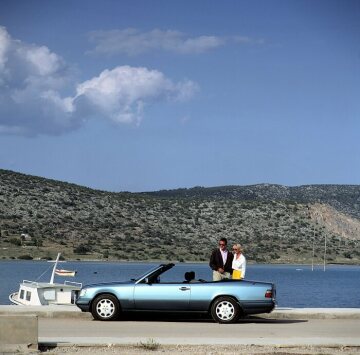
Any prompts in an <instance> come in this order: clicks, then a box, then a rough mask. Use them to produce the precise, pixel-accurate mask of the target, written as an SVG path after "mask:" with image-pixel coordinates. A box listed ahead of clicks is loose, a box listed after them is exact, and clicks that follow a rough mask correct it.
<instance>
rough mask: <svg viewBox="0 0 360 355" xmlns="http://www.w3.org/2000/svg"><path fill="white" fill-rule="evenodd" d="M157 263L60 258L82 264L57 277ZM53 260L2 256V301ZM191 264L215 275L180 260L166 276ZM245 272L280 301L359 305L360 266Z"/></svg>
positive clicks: (124, 274)
mask: <svg viewBox="0 0 360 355" xmlns="http://www.w3.org/2000/svg"><path fill="white" fill-rule="evenodd" d="M156 265H157V263H130V262H128V263H119V262H84V261H81V262H75V261H74V262H66V263H61V264H59V265H58V268H63V269H68V270H77V274H76V276H75V277H72V278H63V277H59V276H55V281H56V282H63V281H64V280H69V281H76V282H82V283H83V284H89V283H97V282H106V281H124V280H128V279H130V278H135V277H136V276H139V275H140V274H142V273H144V272H146V271H147V270H148V269H149V268H151V267H153V266H156ZM52 266H53V264H52V263H48V262H46V261H0V282H1V283H0V304H3V305H4V304H10V302H9V300H8V296H9V294H10V293H12V292H14V291H17V290H18V288H19V283H20V282H21V281H22V280H24V279H25V280H31V281H47V282H48V281H49V280H50V275H51V269H52ZM46 270H47V271H46ZM191 270H193V271H195V273H196V278H202V279H205V280H211V275H212V274H211V270H210V268H209V266H208V265H207V264H187V263H180V264H177V265H176V267H175V268H174V269H172V270H170V271H169V274H168V275H167V276H165V275H166V274H165V275H164V277H162V280H163V281H166V280H169V281H170V280H172V281H176V280H181V281H182V280H184V278H183V275H184V273H185V272H186V271H191ZM43 273H44V274H43ZM42 274H43V275H42ZM40 275H42V276H41V277H40ZM39 277H40V278H39ZM246 278H247V279H248V280H258V281H269V282H273V283H275V284H276V289H277V304H278V306H279V307H313V308H317V307H340V308H347V307H349V308H353V307H360V266H343V265H328V266H327V268H326V271H325V272H324V271H323V267H322V266H315V268H314V271H311V266H308V265H305V266H304V265H248V267H247V272H246Z"/></svg>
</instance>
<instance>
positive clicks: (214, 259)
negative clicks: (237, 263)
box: [209, 248, 234, 274]
mask: <svg viewBox="0 0 360 355" xmlns="http://www.w3.org/2000/svg"><path fill="white" fill-rule="evenodd" d="M233 259H234V255H232V253H230V252H229V251H228V253H227V259H226V262H225V265H224V262H223V258H222V255H221V251H220V249H219V248H216V249H214V250H213V252H212V253H211V256H210V263H209V265H210V267H211V268H212V269H213V270H215V271H217V270H218V269H219V268H220V267H221V268H222V269H224V271H225V272H230V274H231V273H232V261H233Z"/></svg>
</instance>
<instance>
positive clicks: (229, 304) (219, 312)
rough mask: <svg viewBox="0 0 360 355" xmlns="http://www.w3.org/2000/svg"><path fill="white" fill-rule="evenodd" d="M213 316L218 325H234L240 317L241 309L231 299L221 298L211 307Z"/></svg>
mask: <svg viewBox="0 0 360 355" xmlns="http://www.w3.org/2000/svg"><path fill="white" fill-rule="evenodd" d="M211 316H212V317H213V319H214V320H215V321H216V322H218V323H234V322H236V321H237V320H238V318H239V316H240V307H239V305H238V304H237V302H236V301H235V300H234V299H233V298H231V297H220V298H218V299H217V300H215V302H214V303H213V304H212V306H211Z"/></svg>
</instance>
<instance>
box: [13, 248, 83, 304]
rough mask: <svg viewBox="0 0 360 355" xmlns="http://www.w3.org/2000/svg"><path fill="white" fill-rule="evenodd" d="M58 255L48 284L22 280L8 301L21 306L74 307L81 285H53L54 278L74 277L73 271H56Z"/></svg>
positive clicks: (67, 282)
mask: <svg viewBox="0 0 360 355" xmlns="http://www.w3.org/2000/svg"><path fill="white" fill-rule="evenodd" d="M59 258H60V253H59V254H58V256H57V258H56V260H55V263H54V267H53V270H52V274H51V278H50V282H37V281H29V280H23V282H22V283H21V284H20V288H19V291H18V292H14V293H12V294H10V295H9V300H10V301H11V302H12V303H14V304H16V305H21V306H46V305H74V304H75V301H76V298H77V295H78V293H79V292H80V289H81V287H82V284H81V283H79V282H71V281H65V282H64V283H63V284H61V283H54V276H55V274H57V275H62V276H64V275H65V276H74V275H75V273H76V272H75V271H68V270H58V269H57V268H56V267H57V264H58V262H59Z"/></svg>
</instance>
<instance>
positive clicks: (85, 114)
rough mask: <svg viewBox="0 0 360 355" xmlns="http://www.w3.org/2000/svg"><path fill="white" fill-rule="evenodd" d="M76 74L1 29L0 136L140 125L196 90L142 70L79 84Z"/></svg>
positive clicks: (59, 60)
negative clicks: (90, 125)
mask: <svg viewBox="0 0 360 355" xmlns="http://www.w3.org/2000/svg"><path fill="white" fill-rule="evenodd" d="M72 74H73V73H72V71H71V70H70V68H69V66H68V65H67V64H66V63H65V61H64V60H63V59H62V58H61V57H60V56H59V55H57V54H56V53H53V52H51V51H50V49H49V48H47V47H45V46H36V45H32V44H31V45H30V44H27V43H23V42H21V41H19V40H15V39H12V38H11V36H10V35H9V34H8V32H7V31H6V29H5V28H4V27H0V133H3V134H5V133H6V134H21V135H37V134H51V135H57V134H62V133H64V132H67V131H70V130H73V129H76V128H78V127H80V126H81V125H82V124H84V123H85V122H86V121H87V120H88V119H89V118H93V117H95V118H99V119H107V120H110V121H112V122H115V123H134V124H139V123H140V121H141V119H142V116H143V111H144V108H145V107H146V105H147V104H150V103H154V102H157V101H166V100H174V101H176V100H186V99H189V98H190V97H192V96H193V95H194V93H195V92H196V90H197V85H196V84H195V83H194V82H192V81H190V80H185V81H183V82H177V83H174V82H172V81H171V80H170V79H168V78H167V77H166V76H165V75H164V74H163V73H161V72H160V71H157V70H149V69H147V68H143V67H140V68H134V67H130V66H119V67H116V68H114V69H112V70H108V69H107V70H104V71H103V72H102V73H100V75H98V76H96V77H94V78H92V79H90V80H86V81H84V82H82V83H80V84H75V81H74V78H73V75H72ZM65 92H74V93H75V94H74V96H69V95H68V94H67V95H66V94H65Z"/></svg>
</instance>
